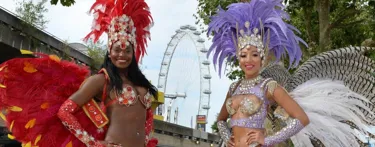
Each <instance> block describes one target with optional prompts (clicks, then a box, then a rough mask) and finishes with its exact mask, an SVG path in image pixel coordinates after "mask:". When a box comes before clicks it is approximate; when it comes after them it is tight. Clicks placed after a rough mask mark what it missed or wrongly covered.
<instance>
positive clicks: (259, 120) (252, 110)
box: [226, 79, 273, 128]
mask: <svg viewBox="0 0 375 147" xmlns="http://www.w3.org/2000/svg"><path fill="white" fill-rule="evenodd" d="M270 81H273V80H271V79H262V80H260V81H259V83H256V84H255V85H253V86H246V85H245V86H243V85H241V84H242V83H240V84H239V85H238V87H237V88H236V89H234V88H235V86H234V85H237V83H236V82H235V83H233V84H232V86H231V90H230V91H233V93H231V97H229V98H228V99H227V101H226V108H227V111H228V113H229V115H231V116H232V115H235V114H236V113H242V114H243V115H242V116H245V117H244V118H240V119H231V121H230V124H231V126H232V127H233V126H241V127H247V128H264V121H265V118H266V116H267V108H268V105H269V103H270V101H269V100H268V99H267V98H266V96H265V94H266V86H265V85H266V84H267V83H268V82H270Z"/></svg>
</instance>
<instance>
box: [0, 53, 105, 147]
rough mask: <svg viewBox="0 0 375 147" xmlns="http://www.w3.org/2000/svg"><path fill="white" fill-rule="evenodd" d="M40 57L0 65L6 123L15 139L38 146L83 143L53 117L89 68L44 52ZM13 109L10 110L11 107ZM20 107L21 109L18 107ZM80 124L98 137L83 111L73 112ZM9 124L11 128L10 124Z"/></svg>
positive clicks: (1, 101)
mask: <svg viewBox="0 0 375 147" xmlns="http://www.w3.org/2000/svg"><path fill="white" fill-rule="evenodd" d="M42 56H43V57H42V58H18V59H17V58H16V59H12V60H9V61H7V62H5V63H3V64H1V65H0V67H5V68H4V69H3V70H2V71H0V83H1V84H3V85H5V86H6V88H0V108H1V109H7V111H8V113H7V114H6V119H7V121H6V122H7V127H8V128H9V129H10V131H11V132H12V135H13V136H15V139H16V140H18V141H20V142H23V143H28V142H30V143H32V144H34V143H35V141H36V140H37V138H39V137H40V140H39V141H38V143H37V145H39V146H42V147H44V146H64V147H65V145H66V144H68V143H70V142H71V143H72V145H73V146H74V147H76V146H77V147H84V146H85V145H84V144H83V143H81V141H79V140H78V139H77V138H76V137H75V136H73V135H72V134H71V133H70V132H69V131H68V130H67V129H66V128H65V127H64V126H63V125H62V123H61V120H60V119H59V118H58V117H57V115H56V114H57V112H58V110H59V108H60V106H61V105H62V103H63V102H64V101H65V100H67V99H68V98H69V97H70V95H71V94H73V93H74V92H76V91H77V90H78V88H79V86H80V84H81V83H82V82H83V81H84V79H85V78H86V77H87V76H88V73H89V70H88V69H87V68H85V67H80V66H78V65H76V64H74V63H71V62H67V61H59V62H58V61H56V60H55V59H54V58H49V56H47V55H42ZM12 108H13V109H14V108H17V109H18V110H17V109H14V110H17V111H12V110H11V109H12ZM20 108H21V109H22V111H20ZM76 117H77V118H78V119H79V120H80V122H82V126H84V127H85V129H86V130H87V131H88V132H89V133H90V134H92V135H93V137H94V138H96V139H98V140H103V139H104V138H103V137H104V135H105V134H104V133H105V131H103V132H101V133H98V132H97V128H96V126H95V125H94V124H93V123H92V122H91V120H90V119H89V118H88V117H87V116H86V114H85V113H84V112H83V111H80V112H78V113H76ZM11 125H12V128H10V127H11Z"/></svg>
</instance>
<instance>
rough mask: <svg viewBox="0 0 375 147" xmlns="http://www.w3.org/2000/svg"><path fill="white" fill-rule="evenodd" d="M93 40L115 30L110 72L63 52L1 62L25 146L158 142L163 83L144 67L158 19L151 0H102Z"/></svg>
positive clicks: (0, 85) (1, 81) (16, 134)
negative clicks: (155, 105)
mask: <svg viewBox="0 0 375 147" xmlns="http://www.w3.org/2000/svg"><path fill="white" fill-rule="evenodd" d="M90 11H91V12H93V14H94V24H93V27H92V31H91V32H90V33H89V34H88V35H87V36H86V37H85V40H86V41H87V40H88V39H90V38H91V39H93V41H94V42H96V41H97V40H98V39H99V37H100V36H101V35H102V34H103V33H107V35H108V52H107V54H106V56H105V61H104V63H103V65H102V69H101V70H100V72H99V73H98V74H95V75H93V76H91V77H89V78H87V79H86V77H87V76H88V73H89V71H88V69H86V68H83V67H81V66H78V65H76V64H74V63H71V62H68V61H62V60H60V59H59V58H58V57H57V56H54V55H45V54H40V53H33V54H34V55H36V56H39V57H40V58H22V59H20V58H17V59H12V60H9V61H7V62H5V63H3V64H1V65H0V108H1V109H3V110H4V109H5V114H0V116H2V118H4V119H5V120H6V123H7V127H8V129H9V131H10V132H12V134H9V135H8V136H9V138H11V139H16V140H17V141H20V142H22V144H23V145H24V146H28V147H31V146H40V147H46V146H48V147H52V146H59V147H60V146H61V147H62V146H63V147H73V146H74V147H83V146H90V147H104V146H116V147H122V146H124V147H126V146H132V147H144V146H147V147H154V146H156V144H157V140H156V139H151V137H150V133H151V131H152V127H153V112H152V109H151V101H152V97H154V98H157V90H156V88H155V87H154V86H153V85H152V84H151V83H150V82H149V81H148V80H147V79H146V77H145V76H144V75H143V74H142V72H141V71H140V69H139V67H138V61H139V60H140V59H141V58H142V57H143V55H144V54H145V53H146V51H145V47H146V45H147V44H146V42H147V39H148V38H149V37H150V32H149V29H150V27H151V25H152V17H151V14H150V11H149V10H148V5H147V4H146V2H144V0H116V1H114V0H97V1H96V2H95V3H94V4H93V6H92V7H91V9H90Z"/></svg>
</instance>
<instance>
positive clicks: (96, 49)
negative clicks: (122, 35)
mask: <svg viewBox="0 0 375 147" xmlns="http://www.w3.org/2000/svg"><path fill="white" fill-rule="evenodd" d="M106 52H107V50H106V49H105V45H104V44H103V41H98V42H96V43H93V42H92V41H90V42H88V44H87V55H88V56H89V57H91V58H92V59H93V63H92V65H93V66H95V67H96V68H99V67H100V66H101V65H102V64H103V62H104V57H105V54H106Z"/></svg>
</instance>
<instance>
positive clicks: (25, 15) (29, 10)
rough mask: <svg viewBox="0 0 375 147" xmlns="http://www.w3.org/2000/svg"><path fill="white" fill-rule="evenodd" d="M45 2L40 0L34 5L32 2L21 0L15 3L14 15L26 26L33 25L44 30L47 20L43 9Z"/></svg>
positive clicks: (45, 10)
mask: <svg viewBox="0 0 375 147" xmlns="http://www.w3.org/2000/svg"><path fill="white" fill-rule="evenodd" d="M46 2H47V0H42V1H40V2H38V3H36V4H34V3H33V1H32V0H22V1H18V2H17V7H16V13H17V15H19V17H20V18H21V19H22V20H23V21H24V22H25V23H26V24H28V25H35V26H38V27H40V28H41V29H45V28H46V24H47V23H48V20H46V19H45V16H44V13H46V12H48V9H47V8H46V7H45V3H46Z"/></svg>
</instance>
